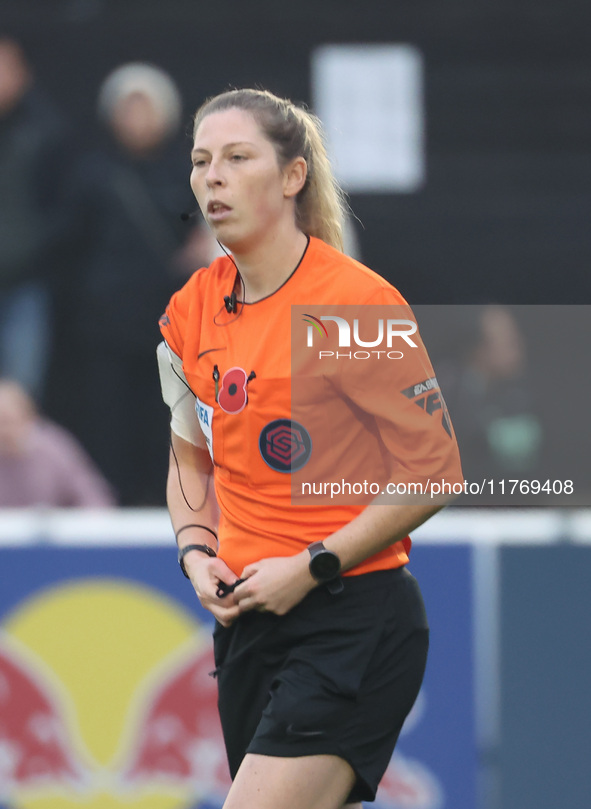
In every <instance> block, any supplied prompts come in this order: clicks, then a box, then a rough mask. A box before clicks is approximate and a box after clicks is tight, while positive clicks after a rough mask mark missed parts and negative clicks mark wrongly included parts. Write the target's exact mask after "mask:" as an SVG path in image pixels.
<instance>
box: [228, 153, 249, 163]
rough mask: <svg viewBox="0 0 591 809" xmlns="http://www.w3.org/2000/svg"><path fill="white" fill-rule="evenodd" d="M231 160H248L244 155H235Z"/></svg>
mask: <svg viewBox="0 0 591 809" xmlns="http://www.w3.org/2000/svg"><path fill="white" fill-rule="evenodd" d="M230 159H231V160H234V161H235V162H239V161H241V160H246V157H245V156H244V155H243V154H233V155H232V157H231V158H230Z"/></svg>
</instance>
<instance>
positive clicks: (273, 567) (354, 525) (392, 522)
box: [234, 498, 443, 615]
mask: <svg viewBox="0 0 591 809" xmlns="http://www.w3.org/2000/svg"><path fill="white" fill-rule="evenodd" d="M442 507H443V506H442V505H441V504H439V505H424V504H415V505H403V504H392V503H388V504H381V503H380V502H379V498H376V501H374V503H372V504H371V505H369V506H368V507H367V508H365V509H364V510H363V511H362V512H361V513H360V514H359V515H358V516H357V517H355V519H353V520H352V521H351V522H350V523H347V525H344V526H343V527H342V528H339V529H338V531H335V532H334V533H333V534H331V535H330V536H328V537H327V538H326V539H325V540H324V547H325V548H326V549H327V550H329V551H333V552H334V553H336V554H337V556H338V557H339V559H340V561H341V569H342V570H343V571H346V570H350V569H351V568H352V567H355V565H358V564H359V563H360V562H363V561H364V560H365V559H367V558H369V557H370V556H373V555H374V554H376V553H378V552H379V551H382V550H385V549H386V548H388V547H389V546H390V545H393V544H394V543H395V542H398V541H399V540H401V539H404V538H405V537H406V536H408V534H409V532H410V531H413V530H414V529H415V528H418V526H419V525H422V523H424V522H425V521H426V520H428V519H429V517H431V516H432V515H433V514H435V513H436V512H437V511H439V510H440V509H441V508H442ZM309 564H310V554H309V552H308V549H307V548H306V549H305V550H304V551H302V552H301V553H298V554H296V555H295V556H287V557H273V558H270V559H261V560H260V561H259V562H255V563H254V564H251V565H248V566H247V567H245V568H244V570H243V571H242V576H241V578H244V579H246V581H245V582H244V583H243V584H241V585H239V586H238V587H237V588H236V590H235V591H234V596H235V599H236V601H237V602H238V604H239V607H240V611H241V612H246V611H248V610H259V611H267V612H275V613H277V614H278V615H284V614H285V613H286V612H289V610H290V609H292V608H293V607H295V605H296V604H298V603H299V602H300V601H301V600H302V599H303V598H304V596H306V595H307V594H308V593H309V592H310V591H311V590H313V589H314V588H315V587H317V586H318V582H317V581H316V580H315V579H314V578H313V577H312V574H311V573H310V567H309Z"/></svg>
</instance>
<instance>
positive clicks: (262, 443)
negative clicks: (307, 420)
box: [259, 419, 312, 472]
mask: <svg viewBox="0 0 591 809" xmlns="http://www.w3.org/2000/svg"><path fill="white" fill-rule="evenodd" d="M259 450H260V453H261V455H262V456H263V460H264V461H265V463H267V464H268V465H269V466H270V467H271V469H274V470H275V471H276V472H296V471H297V470H298V469H301V468H302V466H304V464H306V463H307V462H308V459H309V458H310V454H311V452H312V439H311V438H310V433H309V432H308V431H307V430H306V428H305V427H304V426H303V425H302V424H300V423H299V422H297V421H293V420H292V419H275V420H274V421H270V422H269V424H267V425H266V426H265V427H263V429H262V430H261V434H260V436H259Z"/></svg>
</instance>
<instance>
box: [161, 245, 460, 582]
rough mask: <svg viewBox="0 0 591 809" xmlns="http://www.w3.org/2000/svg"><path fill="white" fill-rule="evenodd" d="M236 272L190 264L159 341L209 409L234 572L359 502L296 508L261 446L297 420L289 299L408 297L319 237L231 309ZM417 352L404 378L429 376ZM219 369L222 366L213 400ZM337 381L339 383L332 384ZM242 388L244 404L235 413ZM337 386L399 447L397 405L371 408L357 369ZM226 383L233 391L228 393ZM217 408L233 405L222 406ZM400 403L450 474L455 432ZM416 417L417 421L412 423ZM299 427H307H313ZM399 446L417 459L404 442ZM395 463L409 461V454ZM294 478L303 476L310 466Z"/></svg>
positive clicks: (401, 557)
mask: <svg viewBox="0 0 591 809" xmlns="http://www.w3.org/2000/svg"><path fill="white" fill-rule="evenodd" d="M235 278H236V268H235V267H234V265H233V264H232V262H231V261H230V259H229V258H227V257H223V258H219V259H216V260H215V261H214V262H213V264H212V265H211V266H210V267H209V268H206V269H202V270H199V271H197V272H196V273H195V274H194V275H193V276H192V277H191V279H190V280H189V281H188V283H187V284H186V285H185V286H184V287H183V288H182V289H181V290H179V292H177V293H176V294H175V295H174V296H173V298H172V300H171V302H170V304H169V306H168V307H167V310H166V313H165V314H164V315H163V317H162V319H161V321H160V326H161V330H162V334H163V337H164V339H165V340H166V342H167V343H168V345H169V346H170V348H171V349H172V351H174V352H175V353H176V354H177V355H178V356H179V357H180V358H181V359H182V362H183V370H184V372H185V375H186V378H187V381H188V383H189V385H190V386H191V388H192V390H193V392H194V393H195V394H196V396H197V397H198V399H199V400H200V402H201V403H203V405H205V407H206V408H211V411H209V412H210V413H212V414H213V418H212V424H211V428H212V444H213V457H214V479H215V490H216V496H217V499H218V503H219V506H220V510H221V519H220V526H219V543H220V545H219V555H220V557H221V558H222V559H223V560H224V561H225V562H226V564H227V565H228V566H229V567H230V568H231V569H232V570H233V571H234V573H236V575H240V574H241V572H242V570H243V568H244V567H245V566H246V565H247V564H249V563H251V562H254V561H257V560H259V559H261V558H266V557H272V556H288V555H293V554H295V553H299V552H300V551H301V550H302V549H303V548H305V547H306V546H307V545H308V544H310V543H311V542H315V541H318V540H323V539H325V538H326V537H327V536H328V535H329V534H331V533H332V532H334V531H335V530H337V529H338V528H340V527H341V526H343V525H345V524H346V523H348V522H350V521H351V520H352V519H353V518H354V517H355V516H356V515H357V514H359V513H360V512H361V511H362V510H363V508H364V506H360V505H351V504H349V505H347V504H335V505H331V506H327V505H325V504H323V505H315V504H313V503H312V504H310V503H304V504H301V505H300V504H298V505H294V504H293V503H292V490H291V485H290V483H291V477H292V475H290V474H285V473H283V472H281V471H277V470H276V469H274V468H272V467H271V466H270V465H269V463H267V461H266V460H265V458H264V457H263V454H262V451H261V449H260V448H259V439H260V437H261V433H262V431H264V429H265V428H266V427H267V425H269V424H270V423H271V422H274V421H275V420H278V419H290V418H293V416H292V412H291V398H292V397H291V371H292V368H291V361H292V358H291V339H292V335H291V314H292V306H298V305H299V306H304V307H306V306H307V307H308V308H309V306H310V305H311V304H313V305H314V306H326V307H330V306H334V305H352V304H356V305H359V304H399V305H405V304H406V302H405V301H404V298H402V296H401V295H400V294H399V293H398V292H397V291H396V290H395V289H394V288H393V287H392V286H391V285H390V284H389V283H388V282H387V281H386V280H385V279H383V278H381V277H380V276H378V275H377V274H376V273H374V272H372V271H371V270H369V269H367V268H366V267H364V266H363V265H361V264H359V263H358V262H356V261H354V260H353V259H350V258H348V257H346V256H344V255H343V254H342V253H340V252H339V251H337V250H335V249H333V248H332V247H330V246H328V245H326V244H325V243H324V242H322V241H320V240H318V239H315V238H311V239H310V244H309V246H308V249H307V250H306V253H305V254H304V257H303V259H302V261H301V263H300V265H299V266H298V268H297V269H296V271H295V272H294V273H293V274H292V275H291V276H290V278H289V279H288V280H287V281H286V283H285V284H284V285H283V286H282V287H281V288H280V289H279V290H277V291H276V292H275V293H273V294H272V295H271V296H269V297H268V298H265V299H263V300H261V301H258V302H257V303H254V304H246V305H244V306H242V305H241V304H240V303H239V304H238V312H237V313H227V312H226V310H225V308H224V296H225V295H229V294H230V293H231V292H232V289H233V286H234V281H235ZM238 297H240V295H239V296H238ZM419 353H420V357H421V363H422V366H421V369H420V370H417V369H414V370H412V371H411V372H410V373H411V375H410V376H409V377H408V379H407V380H406V381H404V385H406V382H408V385H412V384H415V383H417V382H420V381H421V380H422V379H426V378H428V377H429V376H433V371H432V368H431V366H430V363H429V361H428V357H427V356H426V353H425V352H424V350H423V349H421V350H420V352H419ZM424 369H426V370H424ZM216 371H217V372H218V373H219V379H218V382H217V389H218V397H217V399H218V400H217V401H216V382H215V380H214V375H215V373H216ZM252 372H254V376H253V374H252ZM413 373H414V376H413V375H412V374H413ZM423 373H426V374H427V376H424V375H422V374H423ZM249 376H250V377H251V378H250V379H249V380H248V381H246V380H247V379H248V377H249ZM232 384H234V385H236V387H235V388H231V385H232ZM339 385H340V386H341V388H342V390H339V389H338V388H339ZM243 387H244V388H245V390H246V394H247V404H246V405H245V406H243V407H241V409H240V410H239V411H238V410H237V408H238V407H239V406H240V405H241V404H242V402H241V401H240V396H242V393H241V392H240V391H241V390H242V388H243ZM333 388H334V397H333V398H334V404H335V406H336V407H337V408H338V407H339V406H342V405H339V401H340V400H343V397H345V399H347V400H348V399H351V400H352V401H353V402H356V403H357V405H358V406H359V407H361V408H363V409H364V410H365V411H366V412H367V411H368V410H369V411H371V410H372V408H373V409H374V410H375V412H371V417H372V418H373V419H374V420H375V424H376V425H377V428H378V431H379V435H380V436H381V440H383V442H384V445H385V446H387V448H388V450H389V451H391V452H393V453H397V452H398V454H400V451H401V447H400V445H399V444H398V443H397V439H396V435H397V429H396V426H395V425H392V424H391V422H390V419H389V413H388V409H390V410H391V409H392V403H389V404H388V403H384V402H382V401H379V397H378V400H375V399H371V398H370V399H369V402H370V404H369V405H368V401H366V400H367V396H357V394H356V392H355V390H354V388H355V379H354V377H353V378H350V377H346V378H344V379H342V380H341V381H340V383H339V382H337V383H336V385H334V386H333ZM236 390H238V393H236ZM229 391H234V395H233V397H232V396H231V395H230V394H229ZM371 402H373V405H372V404H371ZM220 404H224V406H225V407H226V409H230V410H231V409H232V408H234V409H235V410H236V412H224V409H222V407H221V406H220ZM400 404H401V406H403V407H404V408H406V410H407V411H408V413H409V419H410V421H412V420H415V421H416V422H417V424H418V425H419V431H421V430H422V431H423V433H424V435H425V436H427V446H428V452H427V454H428V455H429V456H430V457H431V458H432V459H435V460H434V462H433V463H434V468H435V466H437V467H438V468H439V469H442V468H445V469H449V470H450V471H452V470H453V469H455V470H456V472H457V468H458V467H459V464H458V463H457V447H456V445H455V439H453V438H450V437H449V436H448V435H446V434H445V432H444V431H443V430H442V429H441V423H440V422H439V425H437V423H436V422H435V420H433V419H430V418H429V417H428V416H426V415H425V414H424V412H423V411H422V410H421V408H420V407H419V408H417V407H416V405H415V404H414V403H413V402H412V401H411V400H410V399H409V398H407V397H406V396H400ZM311 412H312V409H311ZM331 412H332V411H331ZM331 417H332V416H331ZM312 422H313V419H312ZM412 423H413V425H414V421H412ZM306 427H307V428H308V429H310V427H309V425H308V424H306ZM322 427H323V425H322V421H321V420H320V421H319V422H318V424H317V425H316V427H314V426H313V427H312V429H311V433H312V435H313V440H315V439H314V435H318V431H319V430H322ZM413 429H414V428H413ZM324 431H325V432H326V430H324ZM341 439H342V441H341V444H342V446H340V445H339V444H338V442H337V446H336V448H334V451H335V452H337V453H339V452H340V453H341V454H342V455H343V456H345V455H346V450H347V445H348V441H347V437H346V436H341ZM376 440H379V439H376ZM423 443H424V442H423ZM402 449H403V450H404V451H405V452H407V453H408V454H409V455H413V449H412V446H411V445H410V444H409V443H408V442H407V445H403V447H402ZM313 456H314V450H313V449H312V457H313ZM401 463H402V467H404V458H402V459H401ZM417 469H418V467H417ZM413 474H414V472H413ZM300 475H301V477H302V479H305V478H306V467H305V466H304V467H303V468H302V470H301V473H300ZM339 477H340V475H339ZM454 479H455V478H454ZM409 551H410V539H409V538H406V539H405V540H403V541H401V542H397V543H395V544H394V545H393V546H391V547H390V548H388V549H386V550H384V551H382V552H380V553H378V554H376V555H374V556H372V557H371V558H369V559H367V560H365V561H364V562H363V563H362V564H360V565H358V566H357V567H355V568H353V569H352V570H351V571H348V574H350V575H354V574H360V573H365V572H369V571H372V570H381V569H386V568H393V567H399V566H401V565H404V564H406V563H407V562H408V553H409Z"/></svg>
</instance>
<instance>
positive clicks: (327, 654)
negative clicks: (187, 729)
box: [214, 568, 429, 802]
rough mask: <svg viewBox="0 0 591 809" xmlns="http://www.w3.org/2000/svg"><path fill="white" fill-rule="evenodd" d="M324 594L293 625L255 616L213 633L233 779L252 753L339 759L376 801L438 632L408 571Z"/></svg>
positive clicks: (356, 794)
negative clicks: (432, 631)
mask: <svg viewBox="0 0 591 809" xmlns="http://www.w3.org/2000/svg"><path fill="white" fill-rule="evenodd" d="M344 584H345V587H344V590H343V592H342V593H339V594H337V595H331V594H330V593H329V592H328V591H327V589H326V588H325V587H317V588H316V589H315V590H313V591H312V592H310V593H309V594H308V595H307V596H306V597H305V598H304V600H303V601H302V602H301V603H300V604H298V605H297V606H296V607H294V609H293V610H291V611H290V612H289V613H288V614H287V615H284V616H281V617H280V616H277V615H274V614H272V613H259V612H249V613H245V614H244V615H242V616H241V617H240V618H239V619H238V621H236V622H235V623H234V624H233V625H232V626H230V627H228V628H224V627H222V626H221V625H220V624H218V625H217V626H216V629H215V631H214V652H215V661H216V667H217V668H216V674H217V677H218V688H219V699H218V705H219V711H220V718H221V722H222V728H223V732H224V740H225V744H226V750H227V754H228V761H229V764H230V771H231V774H232V778H234V776H235V775H236V772H237V771H238V767H239V766H240V763H241V761H242V759H243V758H244V755H245V754H246V753H260V754H262V755H266V756H282V757H292V756H308V755H320V754H331V755H336V756H340V757H341V758H343V759H345V760H346V761H348V762H349V764H350V765H351V767H352V768H353V770H354V771H355V774H356V776H357V781H356V783H355V786H354V788H353V791H352V792H351V794H350V796H349V798H348V800H349V801H350V802H354V801H361V800H364V801H372V800H374V798H375V794H376V791H377V788H378V784H379V782H380V780H381V778H382V776H383V774H384V772H385V770H386V767H387V766H388V763H389V761H390V758H391V756H392V753H393V751H394V745H395V744H396V741H397V739H398V735H399V733H400V729H401V727H402V724H403V722H404V719H405V718H406V716H407V714H408V712H409V711H410V709H411V707H412V705H413V703H414V701H415V699H416V696H417V694H418V692H419V689H420V686H421V682H422V679H423V674H424V670H425V664H426V660H427V648H428V643H429V629H428V624H427V618H426V615H425V608H424V605H423V600H422V597H421V593H420V590H419V587H418V584H417V582H416V580H415V578H414V577H413V576H411V574H410V573H409V572H408V571H407V570H406V569H405V568H398V569H396V570H384V571H377V572H375V573H367V574H364V575H362V576H347V577H344Z"/></svg>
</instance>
